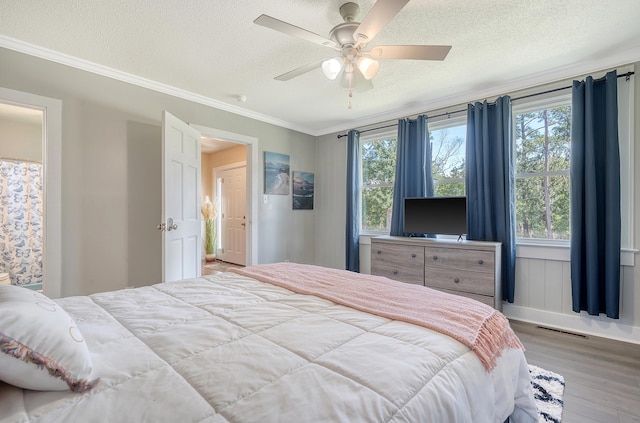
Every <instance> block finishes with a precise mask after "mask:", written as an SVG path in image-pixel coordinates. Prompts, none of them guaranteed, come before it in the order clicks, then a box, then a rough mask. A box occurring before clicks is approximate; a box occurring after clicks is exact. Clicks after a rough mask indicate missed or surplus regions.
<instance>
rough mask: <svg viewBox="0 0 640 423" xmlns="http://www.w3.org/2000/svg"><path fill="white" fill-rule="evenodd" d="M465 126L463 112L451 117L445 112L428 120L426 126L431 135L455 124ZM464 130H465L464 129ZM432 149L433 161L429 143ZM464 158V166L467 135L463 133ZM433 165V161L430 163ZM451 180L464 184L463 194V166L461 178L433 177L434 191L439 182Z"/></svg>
mask: <svg viewBox="0 0 640 423" xmlns="http://www.w3.org/2000/svg"><path fill="white" fill-rule="evenodd" d="M463 125H464V126H465V128H466V126H467V115H466V113H465V114H460V116H454V117H452V116H451V115H449V114H447V115H446V116H443V117H441V118H434V119H433V120H430V119H429V120H428V127H429V136H431V133H432V132H435V131H440V130H443V129H447V128H453V127H455V126H463ZM465 132H466V131H465ZM431 147H432V149H431V160H432V161H433V144H432V145H431ZM464 160H465V166H466V162H467V136H466V133H465V138H464ZM432 165H433V163H432ZM452 182H462V183H463V184H464V186H465V195H466V192H467V187H466V168H465V176H464V177H462V178H447V179H435V178H434V179H433V189H434V191H435V189H436V187H437V186H438V185H440V184H444V183H452Z"/></svg>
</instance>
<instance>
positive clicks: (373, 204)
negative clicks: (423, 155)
mask: <svg viewBox="0 0 640 423" xmlns="http://www.w3.org/2000/svg"><path fill="white" fill-rule="evenodd" d="M397 145H398V142H397V139H396V137H395V136H388V137H383V138H379V139H373V140H368V141H363V142H362V145H361V155H362V161H361V163H362V184H361V190H360V192H361V195H362V220H361V225H360V226H361V230H362V231H365V232H366V231H371V232H386V233H389V229H390V227H391V206H392V203H393V184H394V180H395V173H396V148H397Z"/></svg>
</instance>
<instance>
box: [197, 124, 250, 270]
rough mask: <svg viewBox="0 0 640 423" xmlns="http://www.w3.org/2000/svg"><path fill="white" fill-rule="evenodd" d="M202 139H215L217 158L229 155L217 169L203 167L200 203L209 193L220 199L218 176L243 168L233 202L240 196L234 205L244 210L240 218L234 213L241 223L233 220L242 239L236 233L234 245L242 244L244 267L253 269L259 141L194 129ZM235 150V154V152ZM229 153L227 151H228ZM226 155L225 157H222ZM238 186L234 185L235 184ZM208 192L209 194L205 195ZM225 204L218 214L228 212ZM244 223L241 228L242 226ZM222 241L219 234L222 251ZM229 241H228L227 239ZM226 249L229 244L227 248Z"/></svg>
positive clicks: (205, 129)
mask: <svg viewBox="0 0 640 423" xmlns="http://www.w3.org/2000/svg"><path fill="white" fill-rule="evenodd" d="M192 126H193V127H194V128H196V129H197V130H198V131H200V133H201V134H202V136H203V137H204V138H205V139H214V140H217V142H219V143H222V144H221V145H222V153H219V155H220V156H223V155H229V156H231V157H228V158H227V159H226V164H223V163H222V162H218V165H217V166H216V164H215V163H213V165H212V166H210V167H206V168H205V166H204V165H203V167H202V179H203V183H202V187H203V191H202V195H203V197H202V198H203V200H204V198H205V196H206V195H208V194H207V192H208V193H211V195H212V196H217V197H218V198H219V199H220V197H221V195H222V189H221V188H220V187H217V184H218V181H219V179H220V178H221V175H222V174H224V175H228V174H229V173H226V171H230V170H232V169H236V171H238V168H241V167H243V166H244V170H243V171H242V173H243V177H244V180H245V182H244V183H243V184H242V185H244V186H243V189H242V190H241V191H239V190H237V189H236V190H235V196H236V199H237V197H238V196H243V197H244V198H243V200H244V201H242V199H240V201H236V204H240V206H242V208H243V209H244V213H243V214H238V213H236V216H235V217H236V218H237V219H241V220H240V221H238V220H236V223H240V226H241V227H242V233H243V239H240V240H239V239H238V238H239V237H238V231H236V233H235V242H236V245H240V244H244V249H245V252H244V264H246V265H252V264H257V263H258V252H257V248H258V221H257V216H258V213H257V208H258V204H257V201H255V200H254V199H256V198H258V193H257V190H258V173H257V169H258V139H257V138H255V137H251V136H247V135H242V134H236V133H232V132H228V131H223V130H219V129H215V128H210V127H205V126H200V125H194V124H192ZM203 144H204V145H206V144H207V141H205V142H203ZM242 148H243V149H244V156H242V153H240V154H238V152H239V151H242ZM234 149H235V151H234ZM227 150H229V151H227ZM225 151H227V153H224V152H225ZM202 153H203V155H204V154H206V152H205V150H203V151H202ZM236 185H237V184H236ZM206 186H210V187H211V188H206ZM207 189H208V191H207ZM227 206H228V203H225V204H223V203H222V202H221V201H219V204H218V207H219V211H221V212H226V210H228V208H226V207H227ZM218 221H219V222H220V225H219V226H218V233H219V232H221V231H222V230H223V229H222V225H221V223H222V221H221V220H220V219H218ZM242 223H244V225H241V224H242ZM226 236H228V237H229V236H230V235H229V232H227V235H226ZM224 237H225V234H222V240H221V241H220V242H218V243H217V244H218V246H219V247H222V246H223V245H224V242H225V241H224ZM229 239H230V238H229ZM227 245H228V244H227Z"/></svg>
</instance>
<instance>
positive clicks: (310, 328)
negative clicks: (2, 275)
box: [0, 263, 538, 422]
mask: <svg viewBox="0 0 640 423" xmlns="http://www.w3.org/2000/svg"><path fill="white" fill-rule="evenodd" d="M238 272H240V273H236V272H226V273H222V274H219V275H210V276H205V277H202V278H197V279H190V280H184V281H179V282H169V283H161V284H157V285H154V286H148V287H141V288H136V289H125V290H120V291H114V292H106V293H98V294H93V295H89V296H82V297H69V298H62V299H58V300H55V302H54V301H51V300H48V299H46V297H44V296H42V297H37V295H40V294H37V295H36V294H33V293H30V294H29V295H32V296H33V297H28V298H24V299H23V300H24V301H25V303H24V304H23V305H21V306H19V307H16V310H20V311H21V312H23V311H24V310H26V309H27V305H25V304H29V307H31V303H38V304H37V306H33V307H32V308H33V309H38V310H44V311H43V312H42V313H44V312H47V313H49V314H48V315H47V314H45V316H49V317H48V320H47V322H45V323H43V324H41V326H40V327H34V331H35V330H38V329H39V328H40V329H42V330H46V334H45V335H39V336H37V337H36V336H35V335H33V336H32V339H28V340H27V339H25V340H24V341H17V340H16V339H15V338H16V337H18V336H23V334H16V333H15V332H14V333H12V334H7V331H10V330H14V331H15V330H16V329H15V327H16V326H15V325H16V324H17V323H15V322H14V325H13V329H12V323H8V324H5V323H3V325H4V326H2V327H0V341H2V348H3V351H0V360H5V361H4V362H3V361H0V369H1V370H0V379H2V380H5V381H6V380H10V381H11V382H12V384H9V383H4V382H0V421H1V422H92V421H100V422H504V421H513V422H533V421H537V419H538V415H537V409H536V406H535V403H534V400H533V394H532V390H531V383H530V378H529V372H528V367H527V363H526V360H525V358H524V353H523V349H522V348H521V344H519V341H518V340H517V337H515V334H513V332H512V331H511V329H510V327H508V323H507V324H506V326H504V325H503V322H506V319H505V318H504V316H502V315H501V314H500V313H499V312H496V311H495V310H493V309H491V308H490V307H487V306H485V305H481V304H480V303H477V304H476V302H475V301H473V300H468V299H463V300H460V298H462V297H456V298H454V297H455V296H450V295H449V294H442V293H438V292H436V291H431V290H429V289H428V288H424V287H416V286H414V285H410V284H402V283H399V282H395V281H390V280H388V279H386V278H381V277H373V276H368V275H359V274H354V273H351V272H346V271H340V270H335V269H325V268H320V267H317V266H309V265H299V264H292V263H277V264H270V265H258V266H250V267H248V268H245V269H242V270H239V271H238ZM351 281H355V282H353V285H352V282H351ZM371 287H373V288H371ZM0 288H1V287H0ZM10 288H15V289H12V290H9V288H7V290H6V291H3V290H0V312H5V313H6V311H7V308H6V307H9V306H8V305H7V304H9V305H11V304H14V303H15V302H17V301H18V299H17V297H19V296H20V295H22V291H16V290H24V288H16V287H10ZM25 291H26V290H25ZM398 292H399V293H400V294H396V293H398ZM12 295H13V296H17V297H16V298H15V299H14V297H12ZM396 297H398V298H396ZM400 297H404V298H409V299H411V301H412V302H413V303H414V304H416V306H415V307H411V310H408V311H409V312H408V313H407V314H405V313H402V315H396V313H398V310H400V311H402V310H401V309H402V308H409V307H407V306H406V304H403V303H402V299H401V298H400ZM353 298H356V300H355V303H351V302H352V301H353ZM429 298H431V300H430V299H429ZM433 298H435V301H433ZM450 299H452V301H453V302H452V303H451V304H450V305H443V304H444V303H447V304H448V300H450ZM460 301H462V302H460ZM468 301H471V302H472V303H467V302H468ZM425 304H426V305H425ZM439 305H443V306H442V307H439ZM3 306H4V307H5V308H4V309H2V307H3ZM467 306H468V307H467ZM371 308H375V309H376V310H370V309H371ZM467 308H468V310H471V311H468V312H465V310H467ZM52 309H53V310H54V312H52V311H51V310H52ZM414 309H417V310H418V311H417V312H416V311H412V310H414ZM366 310H370V311H366ZM452 310H453V311H455V312H456V313H458V315H461V316H463V317H462V318H458V317H451V312H452ZM371 311H375V312H376V313H373V312H371ZM425 312H427V313H426V314H429V315H435V316H436V317H435V319H434V320H432V321H430V320H429V319H426V320H425V322H422V321H421V319H424V316H423V315H424V314H425ZM59 314H60V315H61V316H62V317H60V318H61V322H62V323H61V324H57V326H64V328H63V329H64V330H62V332H64V334H63V336H66V338H69V337H71V338H72V339H73V342H72V344H73V345H67V346H66V347H69V348H72V347H73V348H76V347H78V348H79V349H78V352H77V354H78V356H77V357H76V358H73V359H69V356H70V355H72V354H75V353H76V352H73V351H72V352H70V351H64V354H66V355H62V356H60V358H58V359H57V360H55V362H53V360H51V359H50V357H51V356H53V355H54V354H55V353H57V352H58V351H51V352H45V353H42V351H43V350H44V349H45V348H46V347H47V346H46V345H43V344H42V343H43V342H45V341H43V340H42V338H44V337H47V336H49V334H50V333H51V334H53V332H54V330H53V329H52V328H46V327H43V326H46V325H47V324H53V323H48V322H52V321H53V320H52V318H51V317H50V316H53V315H55V316H58V315H59ZM469 315H478V316H480V319H479V320H480V322H479V323H478V325H477V328H479V330H476V329H477V328H476V329H473V330H472V331H471V332H469V333H471V334H472V337H471V338H469V337H468V333H465V331H467V332H468V327H469V326H475V323H469V320H468V319H469ZM34 319H35V317H34ZM502 319H503V320H502ZM3 320H4V319H3ZM492 320H493V321H494V323H492V326H491V327H489V328H488V330H486V329H487V327H486V326H487V322H489V321H492ZM434 322H435V323H434ZM451 322H453V323H452V324H450V323H451ZM418 323H419V324H418ZM67 327H68V329H67ZM436 329H437V330H436ZM473 331H475V338H474V337H473ZM440 332H445V333H448V335H445V334H443V333H440ZM489 332H491V333H489ZM24 336H29V335H28V334H27V335H24ZM52 336H53V335H52ZM483 338H484V340H483ZM468 339H471V342H469V341H468ZM29 342H31V343H38V342H40V343H41V345H39V346H29V345H26V343H29ZM47 342H49V341H47ZM66 347H60V346H57V347H56V348H58V349H60V348H62V349H64V348H66ZM80 347H81V348H80ZM36 349H39V351H36ZM2 352H4V353H5V354H2ZM78 357H80V358H78ZM16 358H20V359H19V360H17V359H16ZM7 360H9V361H7ZM47 360H48V361H47ZM65 360H67V362H68V363H67V366H66V367H65V365H64V362H65ZM83 360H84V361H85V362H83V363H82V365H79V364H78V363H77V362H80V361H83ZM7 363H8V365H7ZM15 363H20V365H21V366H22V365H24V366H29V369H26V370H25V371H33V369H34V368H35V369H36V370H35V371H37V372H39V374H36V375H29V376H26V375H25V374H21V375H20V376H19V377H18V379H17V380H16V379H13V380H11V379H10V378H11V377H14V378H16V377H17V376H15V375H11V374H9V375H8V376H7V375H6V374H5V375H4V376H3V373H10V372H11V371H13V370H8V369H10V368H11V369H13V365H14V364H15ZM16 365H17V364H16ZM56 366H57V367H56ZM73 366H76V367H73ZM72 367H73V368H72ZM42 374H44V375H45V376H44V377H42ZM51 375H53V376H51ZM36 380H42V382H43V383H53V382H55V383H57V384H58V385H55V386H50V387H46V386H45V387H44V389H42V387H41V386H29V385H28V383H30V382H28V381H36ZM52 381H53V382H52ZM22 382H24V383H27V387H29V388H30V389H23V388H20V387H18V386H15V385H20V384H21V383H22ZM34 383H36V385H37V382H34ZM74 391H75V392H74Z"/></svg>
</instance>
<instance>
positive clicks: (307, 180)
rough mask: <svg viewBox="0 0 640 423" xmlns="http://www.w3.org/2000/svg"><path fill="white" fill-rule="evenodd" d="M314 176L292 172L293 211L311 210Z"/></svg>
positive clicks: (308, 173) (307, 173)
mask: <svg viewBox="0 0 640 423" xmlns="http://www.w3.org/2000/svg"><path fill="white" fill-rule="evenodd" d="M313 196H314V175H313V173H311V172H300V171H297V170H294V171H293V209H294V210H313Z"/></svg>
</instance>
